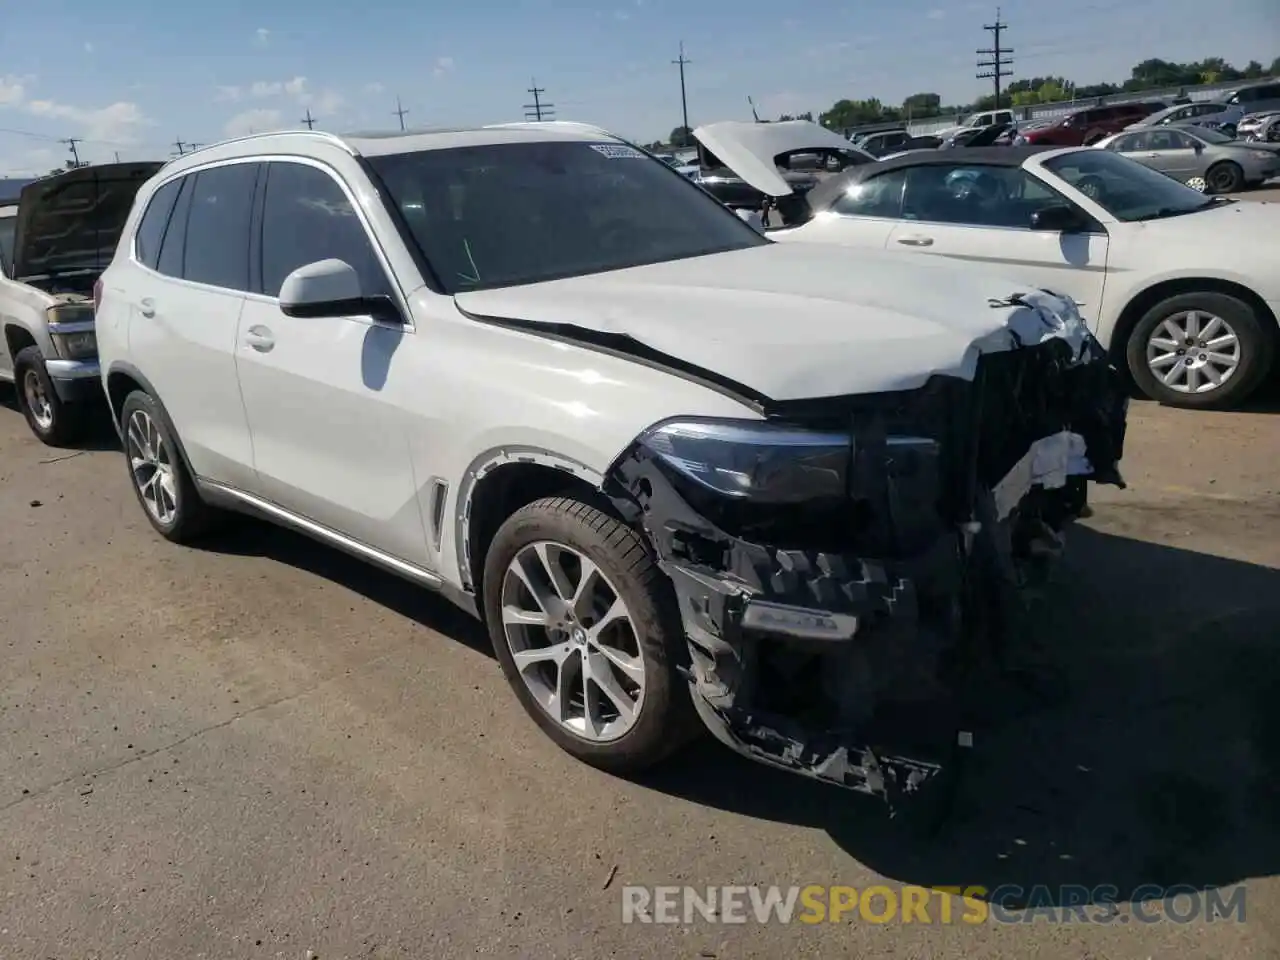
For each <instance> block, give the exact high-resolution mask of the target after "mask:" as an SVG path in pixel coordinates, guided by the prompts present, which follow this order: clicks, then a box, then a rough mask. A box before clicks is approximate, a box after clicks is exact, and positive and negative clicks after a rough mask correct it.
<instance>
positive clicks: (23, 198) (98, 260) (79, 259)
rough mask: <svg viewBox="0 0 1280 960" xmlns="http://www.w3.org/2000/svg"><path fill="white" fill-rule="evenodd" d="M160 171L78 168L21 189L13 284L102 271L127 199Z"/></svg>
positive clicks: (145, 166)
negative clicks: (49, 277) (17, 281)
mask: <svg viewBox="0 0 1280 960" xmlns="http://www.w3.org/2000/svg"><path fill="white" fill-rule="evenodd" d="M162 165H163V164H161V163H160V162H158V161H147V162H143V163H108V164H102V165H99V166H90V167H80V168H78V169H75V170H68V171H67V172H66V173H60V174H58V175H57V176H53V177H45V178H44V179H41V180H36V181H35V182H33V183H30V184H28V185H27V186H25V187H23V189H22V193H21V195H20V197H19V200H18V223H17V227H16V230H15V234H14V246H13V277H14V279H16V280H19V281H22V280H29V279H37V278H40V277H48V276H58V275H64V276H65V275H68V274H73V273H75V274H79V273H91V272H94V271H98V272H101V271H102V270H105V269H106V266H107V264H108V263H110V262H111V258H112V256H114V254H115V250H116V244H117V242H118V241H119V240H120V233H121V231H122V230H123V229H124V224H125V221H126V220H127V219H128V218H129V211H130V210H131V209H132V208H133V198H134V197H135V196H136V195H137V193H138V189H139V188H140V187H141V186H142V185H143V184H144V183H146V181H147V180H149V179H150V178H151V177H152V175H153V174H155V172H156V171H157V170H159V169H160V167H161V166H162Z"/></svg>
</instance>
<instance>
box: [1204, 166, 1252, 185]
mask: <svg viewBox="0 0 1280 960" xmlns="http://www.w3.org/2000/svg"><path fill="white" fill-rule="evenodd" d="M1204 181H1205V183H1206V184H1208V187H1209V189H1208V192H1209V193H1235V192H1236V191H1237V190H1239V189H1240V188H1241V187H1242V186H1244V171H1243V170H1241V169H1240V165H1239V164H1236V163H1232V162H1231V161H1230V160H1223V161H1222V162H1221V163H1215V164H1214V165H1213V166H1212V167H1210V168H1209V169H1208V170H1207V171H1206V172H1205V175H1204Z"/></svg>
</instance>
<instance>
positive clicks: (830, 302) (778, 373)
mask: <svg viewBox="0 0 1280 960" xmlns="http://www.w3.org/2000/svg"><path fill="white" fill-rule="evenodd" d="M1018 293H1024V294H1026V297H1025V300H1024V301H1023V303H1021V304H1010V303H1000V304H998V305H993V304H992V303H991V302H990V301H991V298H997V299H1000V300H1003V299H1004V298H1008V297H1010V296H1012V295H1014V294H1018ZM454 299H455V301H456V303H457V305H458V306H459V307H460V308H461V310H462V311H463V312H464V313H466V314H469V315H472V316H473V317H476V318H479V319H489V320H499V321H502V320H505V321H515V322H518V323H520V324H521V325H528V326H531V327H534V328H535V329H536V328H538V327H545V328H546V329H547V331H548V332H549V333H551V332H554V333H558V334H561V335H564V336H568V337H570V338H573V337H575V336H576V337H578V338H580V339H583V340H586V341H590V340H591V339H593V338H594V339H596V340H597V341H598V340H600V339H601V335H604V337H605V339H606V341H608V340H610V339H612V338H617V337H621V338H626V340H624V341H621V345H625V344H626V342H627V341H630V342H634V343H637V344H641V345H643V346H644V347H646V348H648V349H649V350H651V351H656V352H657V353H659V354H663V355H665V356H666V357H668V358H674V359H675V360H677V361H679V363H680V365H683V366H686V367H693V368H697V369H698V370H701V371H705V372H709V373H711V374H714V375H716V376H718V377H719V378H722V379H727V380H729V381H731V382H733V383H734V384H737V385H740V386H742V387H746V388H747V389H748V391H750V392H752V393H754V394H756V395H758V396H759V397H762V398H766V399H772V400H796V399H804V398H818V397H828V396H840V395H846V394H857V393H877V392H882V391H889V390H908V389H914V388H916V387H919V386H922V385H923V384H924V383H925V382H926V381H927V380H928V379H929V377H930V376H932V375H934V374H946V375H949V376H955V377H960V378H964V379H970V380H971V379H972V378H973V376H974V373H975V369H976V365H977V361H978V357H979V355H980V354H983V353H995V352H1000V351H1005V350H1009V349H1012V348H1014V347H1015V346H1017V345H1018V344H1019V343H1021V344H1024V345H1033V344H1036V343H1040V342H1043V341H1045V340H1048V339H1053V338H1063V339H1066V340H1067V341H1068V342H1069V344H1070V345H1071V346H1072V349H1073V353H1074V355H1079V352H1080V351H1081V350H1082V349H1083V346H1084V342H1085V340H1086V339H1087V338H1088V336H1089V335H1088V332H1087V329H1086V328H1085V326H1084V324H1083V323H1082V322H1081V321H1080V318H1079V313H1078V312H1077V311H1076V310H1075V308H1074V305H1072V304H1070V303H1069V302H1068V301H1065V300H1060V299H1058V298H1056V297H1054V296H1052V295H1049V294H1045V293H1043V292H1040V291H1034V290H1031V289H1030V288H1028V287H1026V286H1025V285H1020V284H1017V283H1014V282H1005V281H1002V280H992V279H990V278H989V276H987V275H982V276H975V275H973V273H972V272H971V271H964V270H962V269H960V268H958V267H956V266H955V265H952V264H947V263H945V262H939V263H932V262H930V263H921V261H920V259H918V258H914V257H910V256H909V255H906V254H897V253H870V252H868V253H863V252H859V254H858V256H857V257H856V258H855V257H850V256H849V251H848V250H845V249H842V248H839V247H826V246H821V245H811V244H795V245H791V244H779V243H770V244H767V245H765V246H761V247H754V248H749V249H746V250H740V251H735V252H732V253H722V254H713V255H710V256H704V257H693V258H690V259H687V260H676V261H670V262H667V263H659V264H653V265H650V266H643V267H632V268H629V269H625V270H615V271H610V272H607V273H599V274H592V275H588V276H583V277H573V278H569V279H564V280H552V281H547V282H545V283H535V284H526V285H522V286H514V287H504V288H498V289H493V290H480V291H473V292H468V293H460V294H458V295H457V296H456V297H455V298H454ZM613 345H620V344H619V343H618V342H617V341H614V343H613Z"/></svg>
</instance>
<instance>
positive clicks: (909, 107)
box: [902, 93, 942, 120]
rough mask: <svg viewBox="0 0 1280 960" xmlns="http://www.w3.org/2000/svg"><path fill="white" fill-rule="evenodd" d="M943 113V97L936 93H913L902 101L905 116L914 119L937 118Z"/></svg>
mask: <svg viewBox="0 0 1280 960" xmlns="http://www.w3.org/2000/svg"><path fill="white" fill-rule="evenodd" d="M941 112H942V97H940V96H938V95H937V94H936V93H913V94H912V95H911V96H909V97H907V99H905V100H903V101H902V113H903V115H904V116H907V117H911V118H912V119H913V120H914V119H920V118H923V117H936V116H937V115H938V114H939V113H941Z"/></svg>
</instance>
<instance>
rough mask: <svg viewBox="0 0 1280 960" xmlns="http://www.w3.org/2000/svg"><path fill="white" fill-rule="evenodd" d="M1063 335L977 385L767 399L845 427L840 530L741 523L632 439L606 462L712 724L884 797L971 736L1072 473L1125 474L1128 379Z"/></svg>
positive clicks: (775, 760)
mask: <svg viewBox="0 0 1280 960" xmlns="http://www.w3.org/2000/svg"><path fill="white" fill-rule="evenodd" d="M1064 350H1065V348H1064V346H1063V344H1062V343H1061V342H1060V341H1059V342H1056V343H1055V342H1051V343H1049V344H1045V345H1041V346H1037V347H1033V348H1025V349H1022V350H1016V351H1012V352H1010V353H1008V354H1003V355H992V356H990V357H984V358H983V359H982V361H981V362H980V364H979V376H978V377H977V379H976V380H975V381H974V382H973V383H967V382H962V381H959V380H955V379H951V378H942V377H937V378H934V380H933V381H931V382H930V384H929V385H928V386H927V387H926V388H924V389H922V390H920V391H912V392H910V394H909V395H908V394H902V395H892V396H889V395H882V396H880V397H878V398H867V397H856V398H848V399H849V404H848V405H847V407H846V406H845V405H843V404H841V402H840V401H838V400H831V401H823V402H822V403H821V404H818V405H809V406H808V408H807V409H806V408H805V407H804V406H797V405H790V406H784V407H780V408H779V409H777V410H775V411H771V412H770V415H771V416H774V417H777V418H779V419H783V420H786V421H789V422H791V423H794V424H796V425H799V426H820V427H821V428H822V429H824V430H827V431H830V430H831V429H832V424H833V422H834V420H835V419H838V420H840V421H842V422H843V423H845V424H846V425H848V429H850V430H851V431H852V435H853V437H854V444H853V446H854V448H856V449H857V451H858V452H857V454H856V455H855V458H854V462H853V465H852V469H851V473H850V476H851V480H850V490H849V497H850V500H851V502H852V505H853V506H854V507H856V508H858V509H854V510H852V511H851V513H850V515H851V516H859V517H861V518H862V519H861V520H860V521H859V523H858V524H856V525H851V526H850V527H849V528H848V532H847V533H844V532H842V531H841V530H840V529H834V530H833V529H832V527H833V525H835V526H837V527H838V526H839V521H834V520H828V521H826V522H819V523H816V524H806V523H798V522H795V520H794V516H792V517H788V518H785V519H784V518H782V517H780V518H779V523H778V524H776V525H775V526H774V527H772V528H770V526H769V524H768V522H767V521H766V522H764V523H761V522H760V518H759V514H758V513H757V514H756V515H755V520H754V522H753V523H751V524H742V523H741V522H740V520H741V518H740V516H736V515H734V514H733V513H732V512H723V513H717V512H716V510H715V509H714V508H713V506H714V505H708V504H707V503H706V500H705V496H703V495H701V494H699V493H698V491H695V490H691V489H690V488H689V486H688V483H687V481H683V480H682V478H681V477H680V476H679V475H678V474H676V473H674V472H673V471H671V470H670V469H669V468H668V467H667V466H666V465H665V464H664V463H663V462H662V460H661V459H660V458H659V457H656V456H654V455H652V454H651V453H650V452H649V451H648V449H647V448H645V447H644V446H643V445H640V444H637V445H636V446H634V447H633V448H631V449H630V450H629V451H628V452H627V453H626V454H624V456H622V457H621V458H620V459H619V460H618V462H617V463H616V464H615V465H614V468H613V469H612V471H611V473H610V476H609V477H608V478H607V482H606V486H605V490H606V492H607V493H608V494H609V495H610V497H611V499H612V500H613V502H614V503H615V504H616V506H617V507H618V508H619V510H621V511H622V512H623V514H624V516H626V517H627V518H628V519H629V520H630V521H631V522H632V523H634V524H635V525H637V526H638V527H640V528H642V529H643V531H644V532H645V534H646V536H647V538H648V540H649V542H650V544H651V546H652V548H653V551H654V553H655V555H656V557H657V559H658V562H659V563H660V565H661V567H662V568H663V570H664V571H665V572H666V573H667V575H668V577H669V578H670V580H671V583H672V585H673V587H674V591H675V595H676V598H677V600H678V603H679V608H680V614H681V618H682V620H683V625H684V629H685V633H686V636H687V640H688V652H689V657H688V663H687V676H688V679H689V682H690V686H691V690H692V693H693V701H694V705H695V707H696V708H697V711H698V714H699V716H700V717H701V719H702V721H703V722H704V724H705V725H706V726H707V728H708V729H709V730H710V731H711V733H712V734H714V735H715V736H716V737H717V739H719V740H720V741H721V742H723V743H725V744H727V745H728V746H730V747H732V748H733V749H735V750H737V751H738V752H740V753H742V754H744V755H746V756H748V757H751V758H753V759H756V760H759V761H762V762H765V763H767V764H770V765H773V766H776V767H781V768H783V769H787V770H790V771H793V772H796V773H800V774H803V775H806V776H808V777H812V778H814V779H817V780H821V781H824V782H827V783H833V784H837V785H839V786H843V787H846V788H848V789H852V790H855V791H859V792H863V793H868V794H872V795H876V796H880V797H882V798H883V799H885V800H886V801H888V802H889V803H890V805H891V807H892V808H893V809H895V810H896V809H898V807H899V805H900V804H901V803H902V802H903V801H904V800H905V799H906V798H908V797H910V796H912V795H914V794H917V793H920V792H921V791H922V790H924V789H925V788H926V787H928V786H929V785H930V784H931V783H934V782H936V781H938V780H939V779H940V777H941V775H942V774H944V773H945V772H947V771H948V770H949V769H950V768H951V767H953V766H954V764H955V762H956V760H957V757H956V751H957V750H963V749H966V748H968V747H969V746H970V745H971V744H972V742H973V733H972V729H973V728H972V726H971V725H970V723H969V708H970V706H971V703H970V699H971V697H972V696H974V695H975V689H976V686H975V684H974V682H973V678H974V677H975V676H976V675H977V674H978V671H980V670H981V669H983V668H984V666H986V665H989V664H991V663H998V662H999V661H1000V659H1001V657H1002V656H1003V653H1004V651H1005V649H1006V647H1007V644H1008V642H1009V640H1010V639H1011V638H1013V637H1016V636H1017V634H1018V633H1019V631H1021V630H1022V629H1024V628H1025V626H1026V624H1025V623H1023V622H1022V621H1021V620H1020V619H1019V617H1020V611H1021V610H1022V609H1024V607H1023V606H1022V598H1023V597H1024V595H1025V591H1026V588H1028V587H1030V586H1034V585H1035V584H1036V583H1037V582H1038V581H1039V580H1042V578H1043V574H1044V572H1045V571H1046V569H1047V565H1048V564H1049V563H1051V561H1052V560H1053V559H1054V558H1055V557H1056V556H1057V554H1059V553H1060V552H1061V548H1062V541H1063V533H1064V530H1065V527H1066V526H1067V525H1068V524H1069V523H1070V522H1071V521H1072V520H1073V519H1074V518H1076V517H1077V516H1079V515H1080V514H1081V512H1082V511H1083V510H1084V508H1085V504H1086V478H1085V474H1086V473H1088V474H1089V476H1090V477H1091V479H1093V480H1094V481H1096V482H1106V483H1116V484H1119V485H1123V481H1122V480H1121V479H1120V476H1119V473H1118V472H1117V469H1116V464H1117V462H1118V460H1119V458H1120V455H1121V451H1122V447H1123V439H1124V427H1125V412H1126V410H1127V400H1126V399H1125V393H1124V385H1123V382H1122V381H1121V379H1120V377H1119V376H1118V375H1117V374H1116V372H1115V371H1114V369H1112V368H1111V367H1110V365H1109V363H1108V362H1107V361H1106V358H1105V356H1104V355H1103V354H1102V352H1101V348H1100V347H1098V346H1097V345H1096V343H1093V344H1092V345H1091V346H1090V352H1089V354H1088V356H1087V357H1085V358H1083V359H1070V358H1068V357H1067V356H1066V354H1065V353H1064V352H1063V351H1064ZM819 421H821V422H820V423H819ZM905 428H910V430H911V432H912V433H913V434H914V435H916V436H924V437H932V438H935V439H936V440H937V441H938V443H939V449H940V450H941V454H940V456H939V457H938V458H937V461H936V462H933V461H913V462H910V463H904V461H903V460H902V458H901V457H900V456H896V455H895V454H894V452H893V451H892V450H891V449H889V448H888V447H887V446H886V443H885V437H886V435H887V434H901V433H902V432H903V430H904V429H905ZM695 503H697V504H698V507H697V508H695V505H694V504H695Z"/></svg>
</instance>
